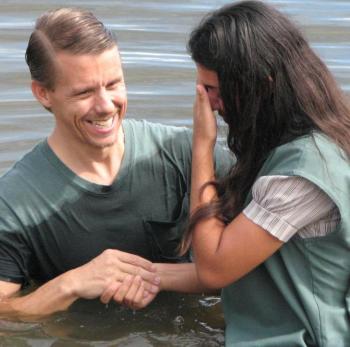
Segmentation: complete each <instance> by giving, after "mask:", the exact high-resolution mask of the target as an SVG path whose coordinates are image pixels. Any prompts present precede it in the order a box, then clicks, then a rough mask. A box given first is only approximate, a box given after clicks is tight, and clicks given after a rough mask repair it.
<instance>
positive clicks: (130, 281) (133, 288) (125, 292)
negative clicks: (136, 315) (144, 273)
mask: <svg viewBox="0 0 350 347" xmlns="http://www.w3.org/2000/svg"><path fill="white" fill-rule="evenodd" d="M152 289H153V290H152V291H148V290H147V289H146V286H145V281H143V280H142V278H141V277H140V276H139V275H137V276H132V275H127V276H126V278H125V279H124V281H123V282H122V283H121V282H112V283H111V284H110V285H109V286H108V287H107V288H106V290H105V291H104V292H103V293H102V295H101V297H100V300H101V302H102V303H104V304H107V303H109V302H110V301H111V300H113V301H115V302H117V303H119V304H121V305H125V306H127V307H129V308H131V309H133V310H138V309H141V308H144V307H146V306H147V305H148V304H149V303H150V302H151V301H153V299H154V298H155V297H156V296H157V294H158V292H159V287H157V290H154V287H153V288H152Z"/></svg>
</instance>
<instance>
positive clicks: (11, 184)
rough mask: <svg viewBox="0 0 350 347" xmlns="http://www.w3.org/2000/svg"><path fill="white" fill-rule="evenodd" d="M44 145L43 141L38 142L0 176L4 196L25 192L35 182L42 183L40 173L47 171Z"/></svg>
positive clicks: (0, 185) (1, 190) (0, 190)
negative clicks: (44, 166)
mask: <svg viewBox="0 0 350 347" xmlns="http://www.w3.org/2000/svg"><path fill="white" fill-rule="evenodd" d="M42 146H43V143H39V144H37V145H36V146H35V147H34V148H32V149H31V150H30V151H29V152H27V153H26V154H25V155H24V156H23V157H22V158H21V159H19V160H18V161H16V162H15V163H14V164H13V166H12V167H11V168H10V169H9V170H8V171H6V172H5V173H4V174H3V175H2V176H1V177H0V192H1V193H0V196H1V197H2V198H4V197H6V198H8V196H16V195H17V194H16V192H22V193H23V194H25V193H26V188H27V187H28V185H35V184H36V183H35V182H37V184H38V185H40V175H42V174H45V173H46V170H44V169H43V165H45V160H43V159H44V156H43V153H42Z"/></svg>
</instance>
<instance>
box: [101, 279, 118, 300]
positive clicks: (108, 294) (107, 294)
mask: <svg viewBox="0 0 350 347" xmlns="http://www.w3.org/2000/svg"><path fill="white" fill-rule="evenodd" d="M120 286H121V283H120V282H116V281H115V282H112V283H111V284H110V285H109V286H108V287H107V288H106V289H105V291H104V292H103V293H102V295H101V296H100V301H101V302H102V303H103V304H108V303H109V302H110V301H111V299H112V298H113V296H114V294H115V293H116V291H117V290H118V289H119V287H120Z"/></svg>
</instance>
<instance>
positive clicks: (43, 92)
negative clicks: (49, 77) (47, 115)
mask: <svg viewBox="0 0 350 347" xmlns="http://www.w3.org/2000/svg"><path fill="white" fill-rule="evenodd" d="M32 93H33V95H34V96H35V97H36V99H37V100H38V101H39V102H40V103H41V104H42V105H43V106H44V107H45V108H46V109H48V110H50V109H51V99H50V95H49V90H48V88H46V87H44V86H43V85H42V84H41V83H40V82H38V81H36V80H32Z"/></svg>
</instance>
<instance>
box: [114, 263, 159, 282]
mask: <svg viewBox="0 0 350 347" xmlns="http://www.w3.org/2000/svg"><path fill="white" fill-rule="evenodd" d="M152 266H154V265H153V264H152ZM154 268H155V267H154ZM120 270H122V272H123V273H124V275H125V274H131V275H133V276H140V277H141V278H142V279H143V280H144V281H145V282H147V283H148V284H149V285H150V286H152V285H155V286H158V285H159V283H160V277H159V276H158V274H157V273H155V272H153V271H152V272H150V271H147V270H145V269H144V268H141V267H138V266H134V265H130V264H127V263H121V264H120ZM124 278H125V276H123V278H121V279H120V280H121V281H123V280H124Z"/></svg>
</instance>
